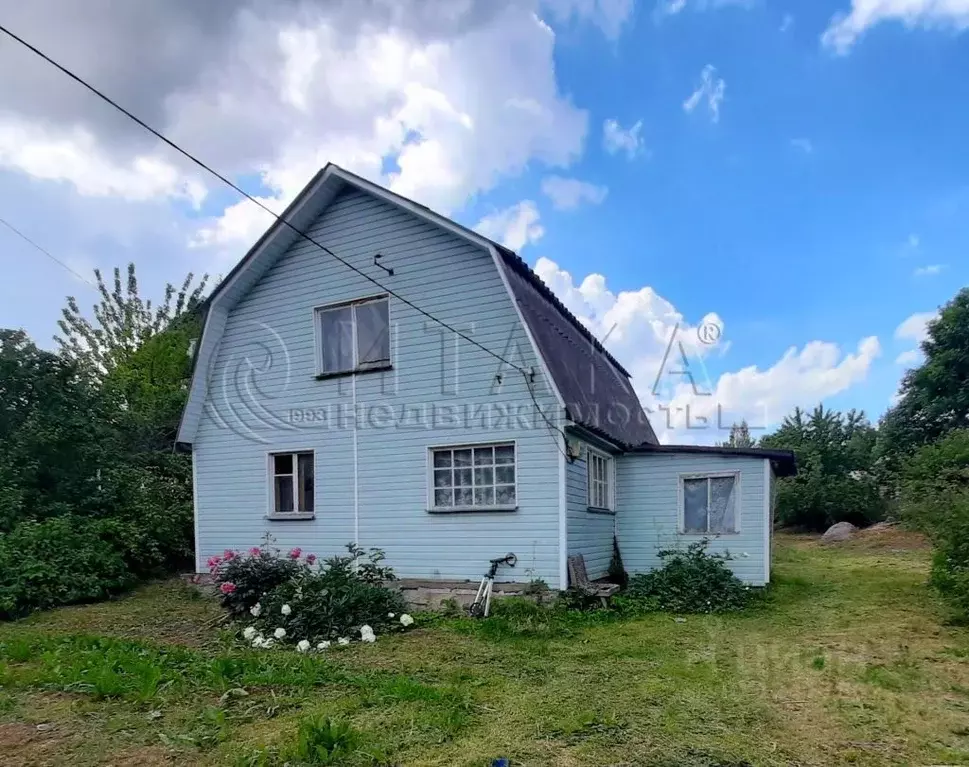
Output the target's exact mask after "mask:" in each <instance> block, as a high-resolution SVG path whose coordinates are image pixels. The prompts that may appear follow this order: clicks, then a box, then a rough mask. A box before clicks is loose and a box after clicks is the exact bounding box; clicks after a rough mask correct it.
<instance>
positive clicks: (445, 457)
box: [428, 442, 517, 511]
mask: <svg viewBox="0 0 969 767" xmlns="http://www.w3.org/2000/svg"><path fill="white" fill-rule="evenodd" d="M429 468H430V474H431V476H430V480H431V482H430V485H431V486H430V488H429V491H430V492H429V496H430V497H429V499H428V500H429V503H430V510H431V511H488V510H497V511H512V510H514V509H515V506H516V503H517V488H516V483H515V444H514V443H513V442H510V443H498V444H494V445H468V446H459V447H435V448H431V455H430V467H429Z"/></svg>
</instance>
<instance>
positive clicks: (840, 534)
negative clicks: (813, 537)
mask: <svg viewBox="0 0 969 767" xmlns="http://www.w3.org/2000/svg"><path fill="white" fill-rule="evenodd" d="M857 532H858V528H857V527H855V526H854V525H853V524H851V523H850V522H838V524H836V525H831V527H829V528H828V529H827V530H826V531H825V533H824V535H822V536H821V543H841V541H847V540H849V539H851V538H853V537H854V535H855V533H857Z"/></svg>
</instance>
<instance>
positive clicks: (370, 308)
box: [316, 296, 390, 376]
mask: <svg viewBox="0 0 969 767" xmlns="http://www.w3.org/2000/svg"><path fill="white" fill-rule="evenodd" d="M316 338H317V349H318V355H319V357H318V359H319V370H318V373H319V374H320V375H321V376H330V375H340V374H345V373H356V372H361V371H366V370H384V369H386V368H388V367H390V306H389V301H388V299H387V297H386V296H382V297H380V298H368V299H364V300H361V301H354V302H351V303H343V304H336V305H331V306H321V307H317V309H316Z"/></svg>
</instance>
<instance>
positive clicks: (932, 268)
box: [912, 264, 945, 277]
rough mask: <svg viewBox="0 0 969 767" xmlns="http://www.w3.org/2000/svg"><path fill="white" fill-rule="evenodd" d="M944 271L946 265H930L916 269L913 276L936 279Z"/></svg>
mask: <svg viewBox="0 0 969 767" xmlns="http://www.w3.org/2000/svg"><path fill="white" fill-rule="evenodd" d="M943 269H945V264H929V265H928V266H920V267H918V268H916V270H915V271H914V272H912V274H914V275H915V276H916V277H934V276H935V275H937V274H941V272H942V270H943Z"/></svg>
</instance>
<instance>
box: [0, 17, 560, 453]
mask: <svg viewBox="0 0 969 767" xmlns="http://www.w3.org/2000/svg"><path fill="white" fill-rule="evenodd" d="M0 32H3V33H4V34H5V35H7V36H8V37H10V38H11V39H13V40H15V41H16V42H18V43H20V44H21V45H22V46H24V47H25V48H27V49H28V50H30V51H31V52H32V53H34V54H35V55H37V56H39V57H40V58H41V59H43V60H44V61H46V62H47V63H48V64H50V65H51V66H53V67H54V68H55V69H58V70H59V71H60V72H62V73H63V74H65V75H67V76H68V77H69V78H71V79H72V80H74V82H76V83H77V84H78V85H80V86H82V87H83V88H85V89H86V90H88V91H90V92H91V93H93V94H94V95H95V96H97V97H98V98H99V99H101V100H102V101H104V102H105V103H107V104H109V105H110V106H112V107H114V108H115V109H116V110H118V111H119V112H121V113H122V114H123V115H125V116H126V117H127V118H128V119H130V120H132V121H133V122H135V123H137V124H138V125H139V126H141V127H142V128H143V129H145V130H146V131H148V132H149V133H151V134H152V135H153V136H154V137H155V138H157V139H158V140H159V141H161V142H163V143H164V144H166V145H168V146H169V147H171V148H172V149H174V150H175V151H176V152H178V153H179V154H180V155H182V156H183V157H185V158H186V159H188V160H189V161H190V162H192V163H194V164H195V165H197V166H198V167H200V168H202V169H203V170H205V171H206V172H207V173H209V174H210V175H212V176H214V177H215V178H217V179H218V180H219V181H221V182H222V183H223V184H225V185H226V186H228V187H229V188H230V189H232V190H233V191H235V192H236V193H237V194H239V195H241V196H242V197H244V198H245V199H247V200H249V201H250V202H251V203H253V204H254V205H257V206H258V207H259V208H261V209H262V210H264V211H265V212H266V213H268V214H269V215H270V216H272V217H273V218H274V219H275V220H276V221H277V222H279V223H281V224H283V225H285V226H286V227H288V228H289V229H291V230H292V231H293V232H295V233H296V235H297V236H298V237H301V238H302V239H304V240H306V241H307V242H309V243H311V244H313V245H315V246H316V247H317V248H319V249H320V250H321V251H323V252H324V253H326V254H327V255H329V256H331V257H332V258H334V259H336V260H337V261H339V262H340V263H341V264H343V265H344V266H345V267H347V268H348V269H350V270H352V271H353V272H355V273H356V274H358V275H360V276H361V277H363V278H364V279H366V280H367V281H369V282H371V283H372V284H373V285H375V286H377V287H378V288H380V289H381V290H382V291H384V292H386V293H388V294H389V295H392V296H394V297H395V298H396V299H397V300H399V301H401V302H402V303H404V304H406V305H407V306H409V307H411V308H412V309H414V310H415V311H417V312H418V313H420V314H422V315H423V316H425V317H427V318H428V319H429V320H432V321H434V322H436V323H437V324H439V325H440V326H441V327H443V328H445V329H446V330H448V331H450V332H452V333H454V334H455V335H457V336H458V337H460V338H463V339H464V340H465V341H467V342H468V343H470V344H472V345H473V346H476V347H478V348H479V349H481V350H482V351H484V352H486V353H487V354H489V355H491V356H492V357H494V358H495V359H497V360H498V361H500V362H502V363H504V364H506V365H508V366H509V367H511V368H513V369H515V370H517V371H518V372H519V373H521V374H522V375H523V376H524V377H525V388H526V389H527V390H528V393H529V395H530V396H531V399H532V402H533V404H534V405H535V408H536V410H538V411H539V413H540V415H541V416H542V418H543V420H544V421H545V424H546V426H548V428H549V431H550V436H552V438H553V441H554V442H555V444H556V447H557V448H558V449H559V450H560V451H561V450H562V448H561V446H559V444H558V439H557V438H556V437H555V434H552V433H551V432H555V433H557V434H561V435H562V437H566V436H567V435H566V434H565V431H564V430H562V429H561V428H560V427H559V426H557V425H556V424H554V423H552V421H550V420H549V418H548V416H547V415H546V414H545V412H544V411H543V410H542V408H541V405H539V403H538V400H537V398H536V396H535V391H534V389H533V388H532V386H531V380H532V375H533V372H532V371H528V370H525V369H524V368H520V367H518V365H516V364H514V363H512V362H510V361H508V360H506V359H505V358H504V357H503V356H501V355H500V354H498V353H496V352H494V351H492V350H491V349H489V348H488V347H487V346H485V345H484V344H482V343H480V342H479V341H476V340H475V339H473V338H471V337H470V336H468V335H466V334H464V333H462V332H461V331H460V330H458V329H457V328H455V327H453V326H451V325H450V324H449V323H447V322H445V321H444V320H442V319H440V318H438V317H435V316H434V315H433V314H431V313H430V312H427V311H425V310H424V309H422V308H421V307H419V306H417V305H416V304H415V303H413V302H412V301H410V300H409V299H407V298H404V296H402V295H400V294H399V293H397V292H396V291H394V290H391V289H390V288H388V287H387V286H385V285H384V284H382V283H381V282H380V281H379V280H377V279H375V278H373V277H371V276H370V275H369V274H367V273H366V272H364V271H362V270H361V269H359V268H357V267H356V266H354V265H353V264H351V263H350V262H348V261H347V260H346V259H343V258H341V257H340V256H339V255H337V254H336V253H334V252H333V251H332V250H330V249H329V248H328V247H326V246H325V245H323V243H321V242H319V241H318V240H316V239H315V238H313V237H311V236H310V235H308V234H307V233H306V232H304V231H302V230H301V229H298V228H296V227H295V226H293V225H292V224H291V223H290V222H289V221H286V220H285V219H284V218H283V217H282V216H280V215H279V214H277V213H276V212H275V211H273V210H272V209H271V208H269V207H268V206H267V205H265V204H264V203H262V202H260V201H259V200H258V199H257V198H255V197H253V196H252V195H251V194H249V193H248V192H246V191H245V190H244V189H242V188H241V187H240V186H238V185H237V184H235V183H234V182H233V181H231V180H230V179H228V178H227V177H226V176H224V175H222V174H221V173H219V172H218V171H217V170H215V169H214V168H212V167H211V166H210V165H207V164H206V163H205V162H203V161H202V160H200V159H198V158H197V157H196V156H195V155H193V154H192V153H191V152H189V151H188V150H186V149H183V148H182V147H181V146H179V145H178V144H176V143H175V142H174V141H172V140H171V139H170V138H168V137H167V136H165V135H164V134H163V133H161V131H159V130H156V129H155V128H153V127H152V126H151V125H149V124H148V123H146V122H145V121H144V120H142V119H141V118H140V117H138V116H137V115H135V114H133V113H132V112H130V111H129V110H128V109H126V108H125V107H123V106H121V105H120V104H119V103H118V102H116V101H115V100H114V99H112V98H111V97H109V96H107V95H106V94H104V93H102V92H101V91H100V90H98V88H96V87H95V86H93V85H91V84H90V83H89V82H87V81H86V80H84V79H83V78H82V77H81V76H80V75H77V74H75V73H74V72H72V71H71V70H70V69H68V68H67V67H65V66H64V65H62V64H60V63H59V62H57V61H55V60H54V59H52V58H51V57H50V56H48V55H47V54H46V53H44V52H43V51H42V50H40V49H39V48H37V47H36V46H34V45H32V44H31V43H29V42H27V41H26V40H24V39H23V38H22V37H20V36H18V35H16V34H14V33H13V32H11V31H10V30H9V29H7V28H6V27H4V26H3V25H0ZM4 223H6V222H4ZM8 226H9V224H8ZM12 228H13V227H11V229H12ZM14 231H15V232H16V231H17V230H15V229H14ZM17 234H20V236H21V237H24V235H22V234H21V233H20V232H17ZM24 239H25V240H27V241H28V242H30V243H31V244H32V245H34V247H37V248H38V249H39V250H41V252H43V253H45V254H46V255H47V256H49V257H50V258H52V259H53V260H54V261H57V263H59V264H61V266H64V267H65V268H66V269H69V270H70V271H71V272H72V273H74V274H77V273H76V272H74V270H73V269H70V267H68V266H67V265H66V264H63V263H62V262H60V261H58V260H57V259H56V258H54V257H53V256H52V255H51V254H50V253H47V251H44V250H43V249H42V248H40V247H39V246H37V245H36V244H35V243H33V242H32V241H31V240H29V239H28V238H26V237H24ZM77 276H78V277H80V275H77ZM81 279H84V278H83V277H81ZM85 282H87V280H85ZM88 284H90V283H88Z"/></svg>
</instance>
